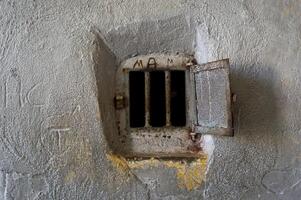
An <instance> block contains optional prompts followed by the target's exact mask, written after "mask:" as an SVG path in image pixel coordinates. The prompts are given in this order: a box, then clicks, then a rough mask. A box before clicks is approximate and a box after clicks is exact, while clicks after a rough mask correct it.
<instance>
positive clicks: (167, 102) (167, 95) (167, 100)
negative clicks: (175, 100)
mask: <svg viewBox="0 0 301 200" xmlns="http://www.w3.org/2000/svg"><path fill="white" fill-rule="evenodd" d="M165 107H166V126H170V125H171V124H170V71H165Z"/></svg>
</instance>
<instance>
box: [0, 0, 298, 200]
mask: <svg viewBox="0 0 301 200" xmlns="http://www.w3.org/2000/svg"><path fill="white" fill-rule="evenodd" d="M300 19H301V2H300V1H299V0H277V1H272V0H255V1H254V0H239V1H234V0H214V1H198V0H132V1H129V0H128V1H126V0H89V1H88V0H73V1H67V0H49V1H41V0H19V1H17V0H2V1H0V33H1V34H0V44H1V48H0V148H1V151H0V199H5V200H13V199H21V200H23V199H41V200H42V199H129V200H133V199H137V200H141V199H165V200H167V199H168V200H169V199H170V200H171V199H208V200H226V199H235V200H236V199H243V200H248V199H250V200H254V199H273V200H276V199H289V200H292V199H300V195H301V168H300V166H301V145H300V143H301V136H300V134H301V123H300V119H301V112H300V110H299V108H300V107H301V101H300V97H301V90H300V85H299V83H301V71H300V69H301V68H300V61H301V48H300V47H301V20H300ZM153 52H155V53H158V52H181V53H191V54H193V53H195V56H196V58H197V60H198V62H199V63H205V62H207V61H213V60H218V59H222V58H230V63H231V72H230V73H231V77H230V78H231V88H232V91H233V92H234V93H236V94H237V96H238V100H237V102H236V105H235V136H234V137H214V136H206V137H204V141H203V144H202V145H203V148H204V150H205V151H206V153H207V154H208V160H207V161H205V165H206V171H204V173H198V172H195V173H194V175H195V174H196V176H195V177H194V176H193V175H192V177H187V176H191V174H189V173H187V174H186V173H185V172H187V171H185V170H186V167H187V166H186V165H181V164H179V163H173V161H160V160H157V161H155V160H151V161H149V162H145V163H142V164H141V163H140V164H141V166H140V165H139V163H134V164H133V163H132V164H131V163H127V162H128V161H125V160H124V159H123V158H120V157H117V156H115V157H114V155H111V154H110V149H109V146H108V140H109V137H108V136H110V134H114V133H113V132H114V130H115V127H114V126H115V125H114V114H113V113H114V112H113V111H114V110H113V106H112V101H111V97H112V96H113V95H114V74H115V71H116V68H117V67H118V64H119V63H120V62H121V61H122V60H124V59H126V58H128V57H131V56H134V55H139V54H148V53H153ZM137 162H138V161H137ZM164 162H165V163H164ZM154 163H155V164H154ZM187 165H188V164H187ZM131 166H132V167H131ZM133 166H136V167H133ZM137 166H138V167H137ZM139 166H140V167H139ZM200 170H201V169H200ZM183 171H184V173H183ZM203 175H204V177H202V178H200V176H203ZM198 176H199V177H198ZM183 177H184V178H183ZM191 179H193V180H194V179H196V180H198V184H197V187H191V185H190V186H189V181H191ZM179 180H180V181H181V180H182V182H183V181H184V182H185V181H186V182H185V183H184V185H185V184H186V186H187V187H180V186H179V184H178V182H179ZM194 186H195V184H194Z"/></svg>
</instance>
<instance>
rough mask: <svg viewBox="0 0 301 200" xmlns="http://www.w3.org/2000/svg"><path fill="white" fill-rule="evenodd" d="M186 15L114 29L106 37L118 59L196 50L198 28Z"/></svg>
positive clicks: (189, 52)
mask: <svg viewBox="0 0 301 200" xmlns="http://www.w3.org/2000/svg"><path fill="white" fill-rule="evenodd" d="M191 27H193V26H191V22H190V21H189V20H187V17H186V16H185V15H179V16H174V17H171V18H168V19H164V20H156V21H142V22H139V23H133V24H129V25H126V26H120V27H117V28H114V29H111V30H110V31H109V32H108V33H107V35H106V37H105V39H106V41H107V42H108V44H109V45H110V47H111V49H112V50H113V52H114V53H115V55H116V56H117V58H118V60H119V61H120V60H124V59H126V58H128V57H130V56H134V55H138V54H140V55H143V54H149V53H160V52H169V51H172V52H176V51H178V52H181V53H187V54H191V53H193V50H194V49H193V42H194V39H195V30H194V29H192V28H191Z"/></svg>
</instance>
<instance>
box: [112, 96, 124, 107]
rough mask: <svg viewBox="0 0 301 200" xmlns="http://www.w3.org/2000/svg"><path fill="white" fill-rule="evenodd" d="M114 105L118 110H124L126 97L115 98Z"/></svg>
mask: <svg viewBox="0 0 301 200" xmlns="http://www.w3.org/2000/svg"><path fill="white" fill-rule="evenodd" d="M114 105H115V108H116V109H118V110H119V109H123V108H125V106H126V100H125V96H124V95H116V96H115V98H114Z"/></svg>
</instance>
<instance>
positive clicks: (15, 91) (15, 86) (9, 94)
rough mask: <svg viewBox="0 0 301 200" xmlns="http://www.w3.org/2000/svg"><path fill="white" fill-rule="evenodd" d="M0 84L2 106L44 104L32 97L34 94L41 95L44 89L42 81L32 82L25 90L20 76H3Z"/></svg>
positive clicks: (20, 106) (36, 105)
mask: <svg viewBox="0 0 301 200" xmlns="http://www.w3.org/2000/svg"><path fill="white" fill-rule="evenodd" d="M0 84H1V87H0V88H2V92H1V94H0V96H1V99H2V107H3V108H22V107H24V106H26V105H29V106H32V107H42V106H43V105H44V103H43V102H38V101H37V100H36V99H34V96H36V95H37V94H39V95H41V93H43V91H44V88H43V84H42V82H39V83H34V84H33V85H32V86H31V87H30V88H29V89H27V90H25V89H24V87H23V84H22V80H21V79H20V77H18V76H3V78H2V83H0ZM42 96H43V94H42Z"/></svg>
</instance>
